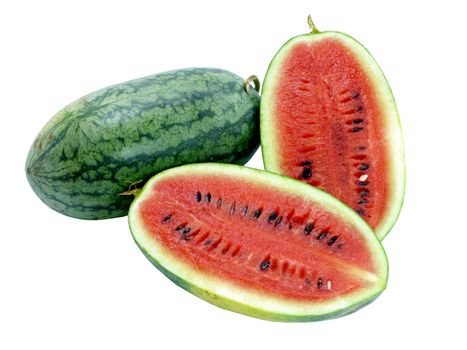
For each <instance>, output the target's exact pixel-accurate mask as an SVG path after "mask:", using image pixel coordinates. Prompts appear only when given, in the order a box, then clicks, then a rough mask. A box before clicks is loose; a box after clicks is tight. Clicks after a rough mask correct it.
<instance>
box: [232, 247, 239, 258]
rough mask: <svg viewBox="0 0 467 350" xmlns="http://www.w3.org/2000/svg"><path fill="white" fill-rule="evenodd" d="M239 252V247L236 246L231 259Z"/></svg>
mask: <svg viewBox="0 0 467 350" xmlns="http://www.w3.org/2000/svg"><path fill="white" fill-rule="evenodd" d="M239 252H240V246H239V245H238V246H237V247H236V248H235V249H234V250H233V251H232V254H231V255H230V256H231V257H232V258H233V257H234V256H236V255H238V253H239Z"/></svg>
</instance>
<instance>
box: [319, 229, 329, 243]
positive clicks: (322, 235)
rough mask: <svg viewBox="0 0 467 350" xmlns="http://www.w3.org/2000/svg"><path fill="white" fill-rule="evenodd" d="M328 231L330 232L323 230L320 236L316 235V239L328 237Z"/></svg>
mask: <svg viewBox="0 0 467 350" xmlns="http://www.w3.org/2000/svg"><path fill="white" fill-rule="evenodd" d="M328 233H329V232H326V231H324V232H321V233H320V234H319V235H318V237H316V239H317V240H318V241H319V240H321V239H323V238H326V236H327V235H328Z"/></svg>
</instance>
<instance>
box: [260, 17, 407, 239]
mask: <svg viewBox="0 0 467 350" xmlns="http://www.w3.org/2000/svg"><path fill="white" fill-rule="evenodd" d="M309 20H310V19H309ZM310 25H311V28H312V29H313V30H312V32H311V33H310V34H305V35H299V36H296V37H294V38H292V39H290V40H289V41H288V42H286V43H285V44H284V46H282V48H281V49H280V50H279V51H278V53H277V54H276V55H275V57H274V58H273V60H272V62H271V64H270V66H269V68H268V71H267V74H266V77H265V80H264V83H263V90H262V97H261V116H260V119H261V125H260V129H261V145H262V151H263V160H264V165H265V168H266V169H267V170H269V171H272V172H277V173H280V174H284V175H288V176H291V177H293V178H295V179H299V180H301V181H304V182H306V183H308V184H310V185H312V186H316V187H319V188H321V189H323V190H325V191H326V192H328V193H330V194H332V195H333V196H335V197H337V198H339V199H340V200H342V201H343V202H344V203H346V204H347V205H348V206H350V207H351V208H353V209H354V210H355V211H356V212H357V213H358V214H359V215H360V216H361V217H363V218H364V219H365V220H366V221H367V222H368V223H369V224H370V226H371V227H372V228H373V229H374V231H375V234H376V235H377V237H378V238H379V239H383V238H384V237H385V236H386V235H387V233H388V232H389V230H390V229H391V227H392V226H393V224H394V223H395V221H396V219H397V217H398V215H399V212H400V210H401V207H402V202H403V197H404V186H405V161H404V149H403V142H402V132H401V126H400V122H399V116H398V112H397V108H396V104H395V101H394V98H393V95H392V92H391V89H390V87H389V85H388V82H387V80H386V78H385V76H384V74H383V72H382V71H381V69H380V67H379V66H378V64H377V63H376V62H375V60H374V59H373V58H372V56H371V55H370V54H369V52H368V51H367V50H366V49H365V48H364V47H363V46H362V45H361V44H360V43H358V42H357V41H356V40H355V39H353V38H351V37H350V36H348V35H346V34H343V33H338V32H319V31H318V30H317V29H316V28H315V27H314V25H313V24H312V22H310Z"/></svg>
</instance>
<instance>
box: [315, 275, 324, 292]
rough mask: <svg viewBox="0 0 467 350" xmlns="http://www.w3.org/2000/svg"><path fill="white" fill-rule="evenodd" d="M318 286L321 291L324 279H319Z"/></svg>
mask: <svg viewBox="0 0 467 350" xmlns="http://www.w3.org/2000/svg"><path fill="white" fill-rule="evenodd" d="M316 285H317V286H318V288H319V289H321V287H322V286H323V280H322V278H321V277H320V278H318V282H317V283H316Z"/></svg>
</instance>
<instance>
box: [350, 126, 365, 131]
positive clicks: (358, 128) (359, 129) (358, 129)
mask: <svg viewBox="0 0 467 350" xmlns="http://www.w3.org/2000/svg"><path fill="white" fill-rule="evenodd" d="M362 130H363V128H362V127H361V126H356V127H354V128H352V130H351V131H352V132H360V131H362Z"/></svg>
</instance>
